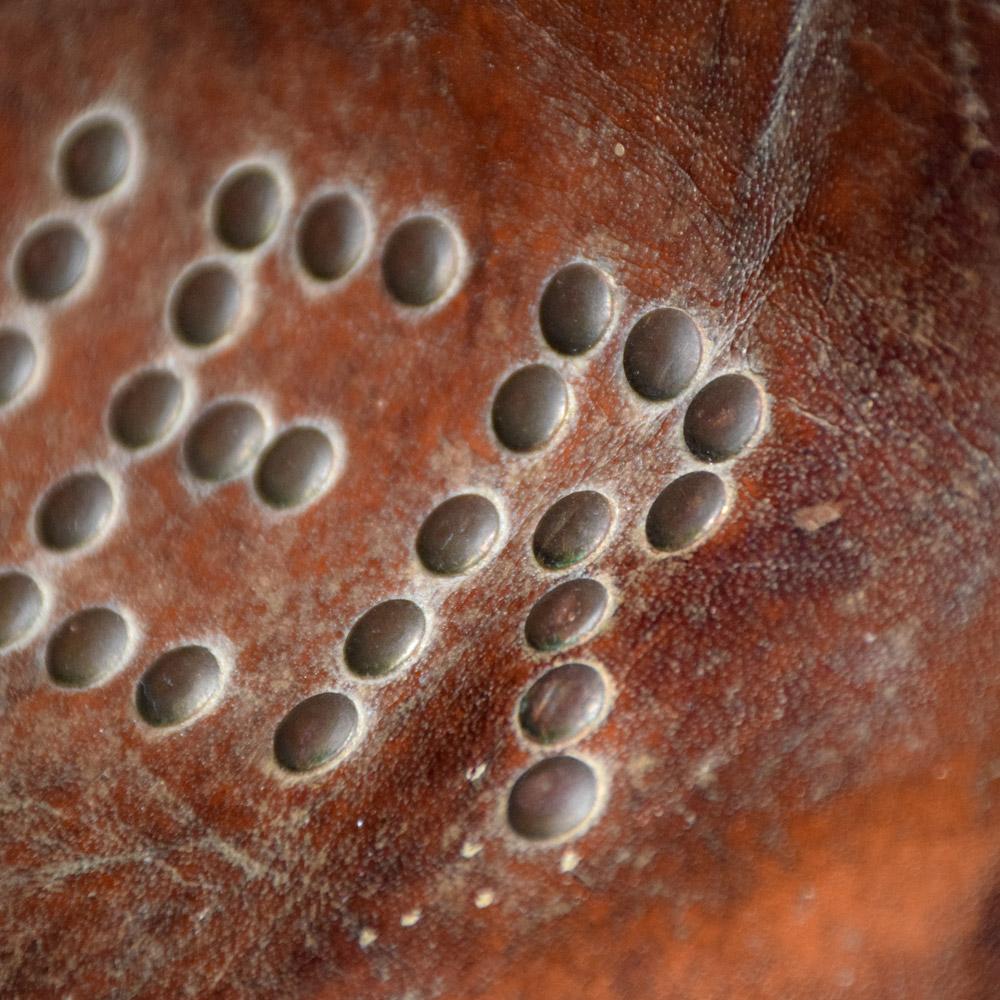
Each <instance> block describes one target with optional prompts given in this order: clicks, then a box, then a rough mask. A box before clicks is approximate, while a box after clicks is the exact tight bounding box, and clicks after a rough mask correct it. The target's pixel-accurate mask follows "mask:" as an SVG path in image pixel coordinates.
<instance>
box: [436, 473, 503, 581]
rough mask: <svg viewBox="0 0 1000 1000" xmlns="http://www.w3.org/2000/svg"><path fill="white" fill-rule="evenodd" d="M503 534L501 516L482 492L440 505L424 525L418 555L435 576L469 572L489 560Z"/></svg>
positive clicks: (451, 499) (462, 495)
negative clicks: (490, 552) (488, 556)
mask: <svg viewBox="0 0 1000 1000" xmlns="http://www.w3.org/2000/svg"><path fill="white" fill-rule="evenodd" d="M499 534H500V514H499V512H498V511H497V509H496V507H495V506H494V505H493V503H492V501H490V500H488V499H487V498H486V497H484V496H482V495H481V494H479V493H463V494H461V495H459V496H454V497H451V498H449V499H448V500H445V501H444V503H442V504H439V505H438V506H437V507H436V508H435V509H434V510H433V511H431V513H430V514H428V515H427V518H426V520H425V521H424V523H423V524H422V525H421V526H420V531H419V532H418V534H417V555H418V556H419V557H420V561H421V562H422V563H423V564H424V566H425V567H426V568H427V569H429V570H430V571H431V572H432V573H439V574H441V575H444V576H455V575H457V574H459V573H466V572H468V571H469V570H470V569H472V568H473V567H474V566H476V565H478V564H479V563H480V562H482V561H483V559H485V558H486V556H487V554H488V553H489V551H490V550H491V549H492V548H493V545H494V544H495V542H496V540H497V536H498V535H499Z"/></svg>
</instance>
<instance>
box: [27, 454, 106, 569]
mask: <svg viewBox="0 0 1000 1000" xmlns="http://www.w3.org/2000/svg"><path fill="white" fill-rule="evenodd" d="M113 507H114V494H113V493H112V491H111V487H110V486H109V485H108V483H107V481H106V480H105V479H104V478H103V477H102V476H99V475H98V474H97V473H96V472H78V473H74V474H73V475H71V476H67V477H66V478H65V479H63V480H62V481H61V482H58V483H56V485H55V486H53V487H52V488H51V489H50V490H49V491H48V493H46V494H45V496H44V497H43V498H42V502H41V504H40V505H39V508H38V514H37V517H36V527H37V530H38V536H39V538H40V539H41V541H42V544H43V545H45V546H47V547H48V548H50V549H56V550H58V551H66V550H67V549H75V548H78V547H79V546H81V545H86V544H87V543H88V542H90V541H93V539H94V538H96V537H97V535H98V534H100V532H101V531H102V530H103V528H104V527H105V525H106V524H107V523H108V521H109V520H110V518H111V511H112V509H113Z"/></svg>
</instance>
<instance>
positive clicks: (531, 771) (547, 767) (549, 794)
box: [507, 756, 597, 840]
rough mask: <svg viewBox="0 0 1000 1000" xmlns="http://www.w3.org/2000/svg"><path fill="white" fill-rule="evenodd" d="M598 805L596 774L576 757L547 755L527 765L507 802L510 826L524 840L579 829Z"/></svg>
mask: <svg viewBox="0 0 1000 1000" xmlns="http://www.w3.org/2000/svg"><path fill="white" fill-rule="evenodd" d="M596 805H597V776H596V775H595V774H594V771H593V769H592V768H591V767H590V765H589V764H586V763H584V762H583V761H582V760H579V759H578V758H576V757H569V756H561V757H550V758H548V759H547V760H542V761H539V762H538V763H537V764H534V765H532V766H531V767H529V768H528V770H527V771H525V772H524V774H522V775H521V777H519V778H518V779H517V781H516V782H515V783H514V787H513V788H511V790H510V797H509V799H508V802H507V820H508V822H509V823H510V826H511V829H512V830H513V831H514V832H515V833H516V834H518V835H519V836H521V837H524V838H525V839H527V840H555V839H558V838H562V837H565V836H567V835H568V834H571V833H573V832H574V831H575V830H577V829H578V828H581V827H582V826H583V825H584V824H585V823H586V822H587V820H588V819H589V818H590V817H591V816H592V815H593V812H594V809H595V807H596Z"/></svg>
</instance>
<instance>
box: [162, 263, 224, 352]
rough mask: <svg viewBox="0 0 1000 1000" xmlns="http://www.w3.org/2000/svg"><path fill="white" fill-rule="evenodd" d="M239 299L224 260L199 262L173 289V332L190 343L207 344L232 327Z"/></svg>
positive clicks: (205, 345)
mask: <svg viewBox="0 0 1000 1000" xmlns="http://www.w3.org/2000/svg"><path fill="white" fill-rule="evenodd" d="M240 300H241V292H240V285H239V282H238V281H237V279H236V275H235V274H233V272H232V271H231V270H230V269H229V268H228V267H226V265H225V264H217V263H211V264H199V265H197V266H196V267H194V268H193V269H191V270H190V271H188V272H187V273H186V274H185V275H184V276H183V277H182V278H181V280H180V283H179V284H178V286H177V288H176V289H174V294H173V297H172V300H171V308H170V314H171V321H172V323H173V328H174V332H175V333H176V335H177V336H178V337H179V338H180V339H181V340H182V341H184V342H185V343H186V344H190V345H191V346H192V347H209V346H210V345H212V344H215V343H217V342H218V341H219V340H221V339H222V338H223V337H225V336H226V334H228V333H230V332H231V331H232V329H233V327H234V326H235V324H236V319H237V316H238V315H239V311H240Z"/></svg>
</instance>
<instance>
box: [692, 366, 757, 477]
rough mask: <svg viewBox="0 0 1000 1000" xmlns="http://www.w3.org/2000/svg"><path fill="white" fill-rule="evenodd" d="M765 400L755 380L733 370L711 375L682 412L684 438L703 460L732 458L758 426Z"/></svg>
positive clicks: (746, 442)
mask: <svg viewBox="0 0 1000 1000" xmlns="http://www.w3.org/2000/svg"><path fill="white" fill-rule="evenodd" d="M763 415H764V400H763V397H762V395H761V391H760V389H759V388H758V386H757V383H756V382H754V380H753V379H751V378H748V377H747V376H746V375H740V374H739V373H737V372H732V373H730V374H728V375H720V376H719V377H718V378H716V379H713V380H712V381H711V382H709V383H708V385H706V386H705V387H704V388H702V389H700V390H699V392H698V395H696V396H695V397H694V399H693V400H692V401H691V405H690V406H689V407H688V410H687V413H686V414H685V415H684V440H685V441H686V442H687V446H688V448H690V449H691V452H692V454H694V455H695V456H696V457H698V458H700V459H702V460H703V461H706V462H724V461H725V460H726V459H730V458H735V456H736V455H738V454H739V453H740V452H741V451H742V450H743V449H744V448H745V447H746V446H747V445H748V444H749V443H750V440H751V439H752V438H753V436H754V435H755V434H756V433H757V429H758V428H759V427H760V422H761V419H762V417H763Z"/></svg>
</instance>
